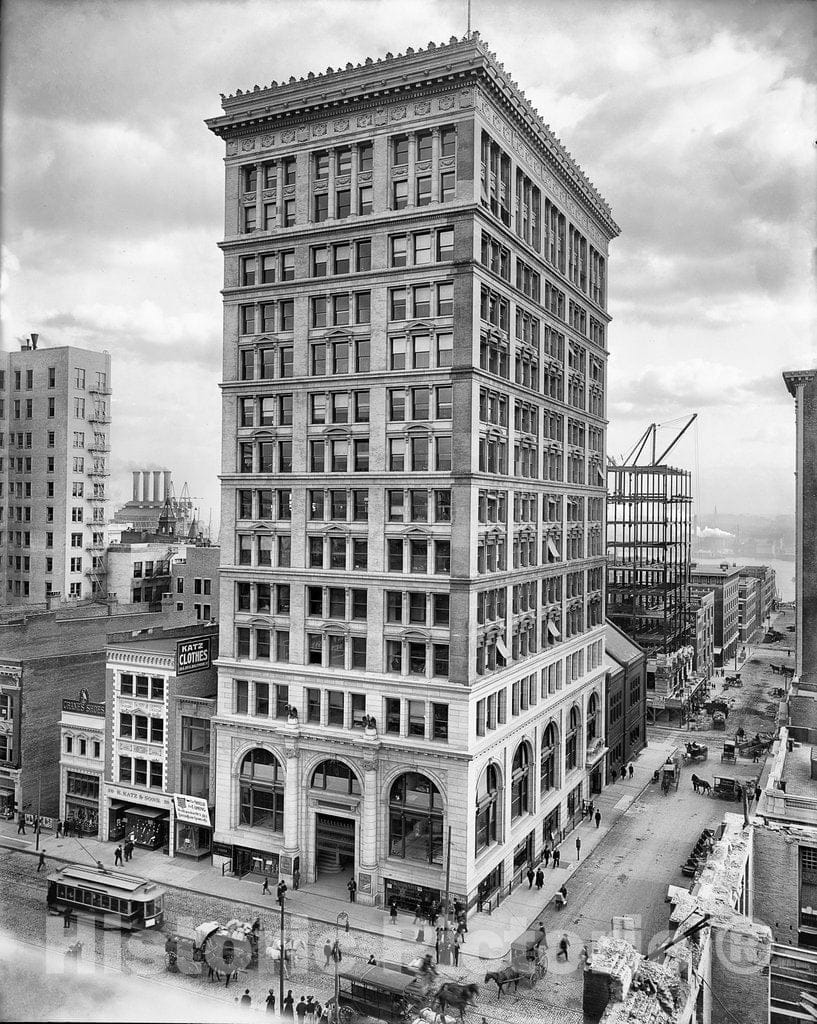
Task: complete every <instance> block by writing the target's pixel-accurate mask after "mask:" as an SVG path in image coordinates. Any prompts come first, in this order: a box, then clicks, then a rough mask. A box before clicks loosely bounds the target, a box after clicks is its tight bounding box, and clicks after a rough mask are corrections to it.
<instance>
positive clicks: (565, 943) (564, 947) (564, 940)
mask: <svg viewBox="0 0 817 1024" xmlns="http://www.w3.org/2000/svg"><path fill="white" fill-rule="evenodd" d="M569 949H570V940H569V939H568V937H567V936H566V935H563V936H562V937H561V939H559V952H558V953H557V954H556V959H557V960H559V959H560V958H561V957H562V956H564V958H565V960H569V959H570V955H569V953H568V950H569Z"/></svg>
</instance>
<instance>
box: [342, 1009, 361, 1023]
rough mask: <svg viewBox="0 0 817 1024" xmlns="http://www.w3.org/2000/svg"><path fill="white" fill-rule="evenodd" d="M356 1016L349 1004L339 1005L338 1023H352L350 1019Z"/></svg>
mask: <svg viewBox="0 0 817 1024" xmlns="http://www.w3.org/2000/svg"><path fill="white" fill-rule="evenodd" d="M356 1016H357V1014H356V1013H355V1011H354V1010H353V1009H352V1007H351V1006H344V1005H341V1006H340V1007H339V1008H338V1020H339V1021H340V1024H352V1021H353V1020H354V1019H355V1017H356Z"/></svg>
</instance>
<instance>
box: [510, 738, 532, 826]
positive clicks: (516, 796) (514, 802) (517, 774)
mask: <svg viewBox="0 0 817 1024" xmlns="http://www.w3.org/2000/svg"><path fill="white" fill-rule="evenodd" d="M529 782H530V751H529V750H528V745H527V743H520V744H519V747H518V748H517V751H516V753H515V754H514V758H513V768H512V771H511V821H515V820H516V819H517V818H519V817H521V815H523V814H527V813H528V811H529V810H530V806H529V803H530V788H529Z"/></svg>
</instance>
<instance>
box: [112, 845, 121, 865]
mask: <svg viewBox="0 0 817 1024" xmlns="http://www.w3.org/2000/svg"><path fill="white" fill-rule="evenodd" d="M121 863H122V847H121V846H117V848H116V849H115V850H114V851H113V866H114V867H119V865H121Z"/></svg>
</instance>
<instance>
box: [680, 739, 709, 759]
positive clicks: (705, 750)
mask: <svg viewBox="0 0 817 1024" xmlns="http://www.w3.org/2000/svg"><path fill="white" fill-rule="evenodd" d="M708 757H709V747H707V746H705V745H704V744H703V743H687V744H686V749H685V751H684V754H683V761H684V764H686V763H687V761H693V762H694V761H706V760H707V759H708Z"/></svg>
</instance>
